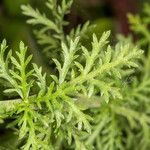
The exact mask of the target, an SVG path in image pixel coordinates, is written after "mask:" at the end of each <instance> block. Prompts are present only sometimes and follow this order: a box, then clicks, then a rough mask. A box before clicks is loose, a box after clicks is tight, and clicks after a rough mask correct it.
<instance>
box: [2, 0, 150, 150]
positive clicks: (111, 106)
mask: <svg viewBox="0 0 150 150" xmlns="http://www.w3.org/2000/svg"><path fill="white" fill-rule="evenodd" d="M71 4H72V0H68V1H67V0H62V1H61V4H60V5H59V4H58V3H57V1H56V0H48V1H47V3H46V5H47V7H48V9H49V10H50V11H51V13H52V16H53V17H52V19H48V17H47V16H46V15H45V14H42V13H40V12H39V11H38V10H34V9H33V8H32V7H31V6H29V5H28V6H24V5H23V6H22V10H23V13H24V14H25V15H27V16H29V17H31V18H30V19H29V20H28V23H30V24H33V25H39V24H40V25H42V26H43V27H42V28H41V30H39V31H37V32H36V33H37V35H38V36H37V37H38V39H39V42H40V43H41V44H47V45H48V49H47V50H48V51H49V50H52V51H53V52H54V53H55V54H57V51H54V50H56V49H57V48H58V49H59V52H61V59H60V57H59V56H57V55H55V56H53V58H52V59H51V60H52V61H53V62H54V63H55V65H56V68H57V72H56V74H46V73H44V72H43V71H42V67H39V66H37V65H36V64H35V63H32V62H31V60H32V56H31V55H29V56H27V47H26V46H25V45H24V43H23V42H20V45H19V50H17V51H16V54H12V52H11V50H8V48H7V44H6V40H3V41H2V43H1V46H0V78H1V79H2V80H3V83H5V84H6V85H8V86H6V87H5V90H4V92H5V94H6V95H8V97H9V95H11V97H12V98H13V99H8V100H5V101H0V123H3V124H4V121H5V119H10V123H8V124H7V127H8V128H11V129H13V130H14V129H15V130H14V132H16V134H17V135H18V138H19V139H18V140H19V141H21V144H19V145H18V147H15V149H17V148H18V149H23V150H61V149H62V150H63V149H76V150H88V149H90V150H92V149H97V150H131V149H132V150H133V149H139V150H140V149H143V150H148V149H149V148H150V143H149V141H150V140H149V138H150V134H149V133H150V131H149V130H150V127H149V125H150V116H149V114H150V109H149V108H150V107H149V106H150V105H149V92H150V76H149V69H150V68H149V63H150V55H149V56H148V57H144V56H143V55H142V53H143V51H142V50H141V49H140V47H139V45H140V44H138V46H136V45H135V44H134V43H132V42H131V41H130V40H126V39H123V40H121V41H118V43H117V44H115V45H110V44H109V36H110V31H107V32H104V33H103V34H102V36H101V38H100V39H98V38H97V37H96V35H95V34H94V33H93V38H92V41H91V47H86V46H85V45H82V42H81V38H82V36H84V34H85V31H86V29H87V26H88V24H89V23H86V24H85V25H83V27H82V28H81V27H80V26H78V27H77V29H72V31H71V32H70V34H69V35H65V34H64V32H63V26H64V25H66V22H65V21H64V15H66V14H67V13H68V12H69V9H70V7H71ZM138 30H139V29H136V31H138ZM146 31H147V30H146ZM147 32H148V31H147ZM49 52H50V53H51V51H49ZM59 55H60V54H59ZM141 57H144V59H140V58H141ZM139 59H140V61H139ZM140 62H142V63H141V64H143V66H144V67H142V66H141V65H140ZM135 71H138V72H140V71H141V75H140V73H139V76H135V75H134V73H136V72H135ZM140 76H141V77H140ZM129 77H130V80H129V81H128V79H129ZM131 77H132V78H131ZM50 78H51V80H49V79H50ZM16 98H17V99H16ZM134 139H136V140H134ZM0 144H1V143H0Z"/></svg>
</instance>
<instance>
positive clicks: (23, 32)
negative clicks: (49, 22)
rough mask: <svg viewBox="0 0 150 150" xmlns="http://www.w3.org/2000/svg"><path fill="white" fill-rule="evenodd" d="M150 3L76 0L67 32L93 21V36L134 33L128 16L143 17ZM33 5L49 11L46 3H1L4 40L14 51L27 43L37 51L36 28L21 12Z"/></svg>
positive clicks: (29, 0)
mask: <svg viewBox="0 0 150 150" xmlns="http://www.w3.org/2000/svg"><path fill="white" fill-rule="evenodd" d="M145 2H149V0H74V5H73V6H72V10H71V14H70V15H68V16H66V19H67V20H69V21H70V25H69V26H68V27H67V29H66V32H67V31H69V30H70V29H71V28H72V27H74V26H76V25H77V24H79V23H84V22H85V21H86V20H90V21H91V23H92V24H93V25H94V26H93V28H92V29H91V31H90V32H91V33H92V32H96V33H98V34H101V33H102V32H103V31H104V30H109V29H110V30H112V32H113V33H123V34H124V35H127V34H129V33H130V29H129V24H128V21H127V13H128V12H131V13H139V12H140V11H141V9H142V5H143V4H144V3H145ZM27 3H30V4H31V5H32V6H34V7H38V8H39V9H40V10H41V11H42V10H43V11H44V9H45V7H44V5H43V3H44V0H1V1H0V40H2V39H3V38H6V39H7V40H8V42H9V44H11V45H12V47H16V45H17V43H18V41H20V40H23V41H25V42H27V44H28V45H29V46H30V48H31V50H32V49H34V48H36V46H37V45H36V44H35V42H34V37H33V35H32V29H31V28H32V27H31V26H29V25H27V24H26V23H25V21H26V17H24V16H23V15H22V13H21V10H20V5H21V4H27Z"/></svg>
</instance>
